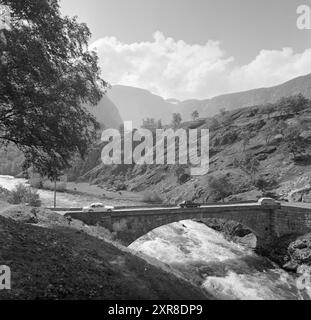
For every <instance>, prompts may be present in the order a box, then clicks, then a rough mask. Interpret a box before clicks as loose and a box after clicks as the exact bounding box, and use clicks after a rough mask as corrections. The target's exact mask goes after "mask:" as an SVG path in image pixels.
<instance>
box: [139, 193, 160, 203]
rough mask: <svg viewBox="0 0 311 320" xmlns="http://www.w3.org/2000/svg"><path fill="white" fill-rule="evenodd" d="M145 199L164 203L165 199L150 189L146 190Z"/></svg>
mask: <svg viewBox="0 0 311 320" xmlns="http://www.w3.org/2000/svg"><path fill="white" fill-rule="evenodd" d="M143 201H144V202H147V203H159V204H160V203H163V199H162V198H161V197H160V196H159V195H158V194H157V193H156V192H150V191H146V192H144V194H143Z"/></svg>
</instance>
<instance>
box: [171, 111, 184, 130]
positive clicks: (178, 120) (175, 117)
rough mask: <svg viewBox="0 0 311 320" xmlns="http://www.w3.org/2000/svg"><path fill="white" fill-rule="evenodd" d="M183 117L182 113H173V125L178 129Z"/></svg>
mask: <svg viewBox="0 0 311 320" xmlns="http://www.w3.org/2000/svg"><path fill="white" fill-rule="evenodd" d="M181 122H182V117H181V114H180V113H174V114H173V120H172V127H173V128H174V129H178V128H179V127H180V125H181Z"/></svg>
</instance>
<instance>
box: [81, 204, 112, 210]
mask: <svg viewBox="0 0 311 320" xmlns="http://www.w3.org/2000/svg"><path fill="white" fill-rule="evenodd" d="M113 210H114V207H113V206H105V205H104V204H102V203H92V204H91V205H89V206H87V207H83V209H82V211H83V212H112V211H113Z"/></svg>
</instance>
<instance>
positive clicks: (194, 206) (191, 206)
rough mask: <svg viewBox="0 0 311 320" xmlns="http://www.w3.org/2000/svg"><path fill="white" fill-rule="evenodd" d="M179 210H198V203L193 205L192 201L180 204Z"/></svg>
mask: <svg viewBox="0 0 311 320" xmlns="http://www.w3.org/2000/svg"><path fill="white" fill-rule="evenodd" d="M179 207H180V208H183V209H185V208H200V207H201V205H200V204H199V203H195V202H193V201H183V202H182V203H180V204H179Z"/></svg>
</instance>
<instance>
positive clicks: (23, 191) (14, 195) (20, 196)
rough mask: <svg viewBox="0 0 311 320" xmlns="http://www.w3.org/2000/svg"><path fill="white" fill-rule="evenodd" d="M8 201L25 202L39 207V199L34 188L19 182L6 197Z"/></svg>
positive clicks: (14, 202)
mask: <svg viewBox="0 0 311 320" xmlns="http://www.w3.org/2000/svg"><path fill="white" fill-rule="evenodd" d="M8 202H9V203H11V204H21V203H27V204H29V205H30V206H32V207H40V206H41V201H40V199H39V194H38V192H37V191H36V190H33V189H31V188H30V187H26V186H25V185H23V184H19V185H17V186H16V187H15V189H14V190H12V191H11V192H10V194H9V197H8Z"/></svg>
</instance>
